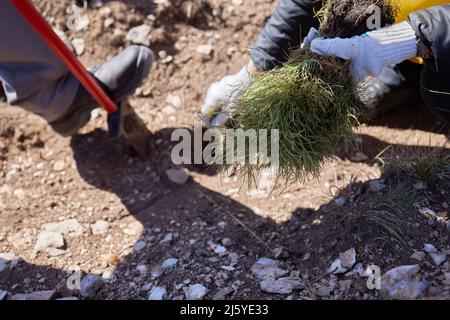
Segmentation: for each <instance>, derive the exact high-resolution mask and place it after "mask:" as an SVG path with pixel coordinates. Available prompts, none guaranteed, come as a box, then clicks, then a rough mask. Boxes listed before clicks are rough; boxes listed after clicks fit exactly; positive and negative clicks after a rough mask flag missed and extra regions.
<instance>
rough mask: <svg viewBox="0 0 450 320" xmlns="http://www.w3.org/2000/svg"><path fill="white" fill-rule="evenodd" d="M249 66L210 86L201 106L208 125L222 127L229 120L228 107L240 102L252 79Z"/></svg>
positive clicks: (204, 119)
mask: <svg viewBox="0 0 450 320" xmlns="http://www.w3.org/2000/svg"><path fill="white" fill-rule="evenodd" d="M249 68H251V67H249V66H245V67H244V68H242V69H241V70H240V71H239V72H238V73H236V74H235V75H230V76H226V77H224V78H223V79H222V80H220V81H218V82H215V83H213V84H212V85H211V86H210V87H209V89H208V93H207V94H206V99H205V103H204V104H203V106H202V108H201V113H202V118H203V122H205V125H206V126H207V127H221V126H224V125H225V124H226V123H227V122H228V121H229V119H230V116H229V112H228V111H227V109H228V108H229V107H236V106H237V105H238V104H239V101H238V100H239V97H240V96H241V94H242V91H243V90H244V89H245V88H246V87H247V86H248V85H249V84H250V83H251V81H252V76H251V74H250V70H249Z"/></svg>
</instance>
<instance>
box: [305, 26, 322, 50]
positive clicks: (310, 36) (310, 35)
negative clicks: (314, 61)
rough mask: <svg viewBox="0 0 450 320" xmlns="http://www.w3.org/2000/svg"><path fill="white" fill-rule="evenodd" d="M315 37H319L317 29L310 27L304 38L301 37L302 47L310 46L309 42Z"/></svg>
mask: <svg viewBox="0 0 450 320" xmlns="http://www.w3.org/2000/svg"><path fill="white" fill-rule="evenodd" d="M317 38H320V33H319V30H317V29H316V28H311V29H310V30H309V33H308V35H307V36H306V38H305V39H303V43H302V48H304V47H310V46H311V42H313V41H314V40H316V39H317Z"/></svg>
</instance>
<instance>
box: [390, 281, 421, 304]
mask: <svg viewBox="0 0 450 320" xmlns="http://www.w3.org/2000/svg"><path fill="white" fill-rule="evenodd" d="M427 288H428V284H427V283H426V282H425V281H415V280H402V281H399V282H397V283H396V284H394V285H393V286H392V287H391V288H389V290H388V295H389V296H390V297H391V298H392V299H395V300H417V299H420V298H421V297H422V296H423V295H424V294H425V290H426V289H427Z"/></svg>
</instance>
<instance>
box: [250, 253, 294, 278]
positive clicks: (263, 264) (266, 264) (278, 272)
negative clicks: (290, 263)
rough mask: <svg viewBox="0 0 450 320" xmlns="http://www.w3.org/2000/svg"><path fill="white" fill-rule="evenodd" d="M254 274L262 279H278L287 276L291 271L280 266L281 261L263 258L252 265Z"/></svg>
mask: <svg viewBox="0 0 450 320" xmlns="http://www.w3.org/2000/svg"><path fill="white" fill-rule="evenodd" d="M251 271H252V272H253V274H254V275H255V277H256V278H257V279H258V280H260V281H264V280H269V279H278V278H281V277H284V276H286V275H287V274H288V273H289V271H287V270H283V269H281V268H280V267H279V262H278V261H275V260H272V259H269V258H261V259H259V260H258V261H256V263H255V264H254V265H253V266H252V270H251Z"/></svg>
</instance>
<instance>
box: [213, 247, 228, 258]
mask: <svg viewBox="0 0 450 320" xmlns="http://www.w3.org/2000/svg"><path fill="white" fill-rule="evenodd" d="M213 250H214V253H215V254H217V255H219V256H221V257H223V256H224V255H226V254H227V251H228V250H227V248H225V247H224V246H220V245H214V246H213Z"/></svg>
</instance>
